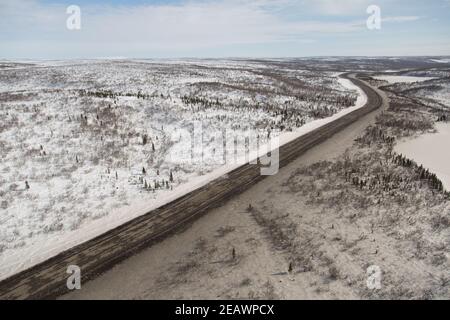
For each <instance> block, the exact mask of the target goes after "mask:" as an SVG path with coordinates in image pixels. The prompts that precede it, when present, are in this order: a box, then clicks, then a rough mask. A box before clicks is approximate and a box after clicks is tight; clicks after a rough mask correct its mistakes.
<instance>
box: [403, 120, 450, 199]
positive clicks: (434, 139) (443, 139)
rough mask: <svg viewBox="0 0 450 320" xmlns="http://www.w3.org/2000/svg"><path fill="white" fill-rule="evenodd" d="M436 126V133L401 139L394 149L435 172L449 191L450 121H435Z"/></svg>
mask: <svg viewBox="0 0 450 320" xmlns="http://www.w3.org/2000/svg"><path fill="white" fill-rule="evenodd" d="M436 128H437V133H430V134H424V135H421V136H419V137H416V138H414V139H407V140H403V141H401V142H400V143H398V144H397V146H396V147H395V151H396V152H397V153H400V154H403V155H406V156H407V157H408V158H410V159H413V160H414V161H416V162H417V163H419V164H422V165H423V166H424V167H425V168H427V169H429V170H430V171H431V172H433V173H435V174H436V175H437V176H438V178H439V179H440V180H441V181H442V183H443V184H444V187H445V189H446V190H447V191H450V148H449V142H450V123H442V122H441V123H437V124H436Z"/></svg>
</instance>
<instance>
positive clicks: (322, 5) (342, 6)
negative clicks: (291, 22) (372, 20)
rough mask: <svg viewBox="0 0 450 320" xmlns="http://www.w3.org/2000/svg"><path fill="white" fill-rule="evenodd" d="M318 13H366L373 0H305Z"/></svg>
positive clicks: (305, 3) (304, 2)
mask: <svg viewBox="0 0 450 320" xmlns="http://www.w3.org/2000/svg"><path fill="white" fill-rule="evenodd" d="M302 3H303V4H304V5H306V6H308V7H309V8H311V9H312V10H313V11H315V12H316V13H321V14H324V15H347V16H348V15H364V14H365V12H366V9H367V7H368V6H369V5H371V4H373V0H303V1H302Z"/></svg>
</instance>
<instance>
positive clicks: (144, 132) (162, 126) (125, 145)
mask: <svg viewBox="0 0 450 320" xmlns="http://www.w3.org/2000/svg"><path fill="white" fill-rule="evenodd" d="M365 101H366V97H365V95H364V94H363V93H362V91H360V90H359V89H357V88H355V86H353V85H352V84H351V82H350V81H348V80H343V79H338V76H337V75H336V74H331V73H327V72H318V71H308V70H301V69H299V70H294V69H292V66H290V67H289V68H286V69H284V70H279V68H273V66H270V65H265V64H262V63H260V62H259V63H252V62H247V61H207V62H203V61H197V60H196V61H171V62H170V63H162V62H161V61H120V60H119V61H107V60H104V61H57V62H46V63H43V64H39V63H37V64H36V65H27V66H23V65H21V66H20V67H17V68H8V69H6V70H5V69H3V70H2V71H1V72H0V116H1V123H0V148H1V150H2V153H1V154H0V160H1V162H0V174H1V175H0V196H1V201H0V278H5V277H7V276H9V275H11V274H14V273H16V272H18V271H20V270H23V269H25V268H27V267H30V266H32V265H34V264H36V263H39V262H41V261H43V260H45V259H48V258H49V257H51V256H54V255H56V254H57V253H59V252H61V251H63V250H66V249H68V248H70V247H73V246H74V245H76V244H79V243H81V242H83V241H86V240H88V239H91V238H93V237H95V236H96V235H99V234H101V233H103V232H105V231H107V230H109V229H111V228H114V227H116V226H118V225H121V224H123V223H124V222H126V221H129V220H131V219H133V218H135V217H137V216H139V215H142V214H145V213H146V212H148V211H150V210H152V209H154V208H156V207H158V206H161V205H162V204H164V203H167V202H170V201H172V200H173V199H175V198H177V197H179V196H181V195H183V194H185V193H187V192H189V191H190V190H192V189H193V188H197V187H200V186H202V185H204V184H205V183H207V182H208V181H211V180H212V179H215V178H217V177H220V176H221V175H223V174H225V173H226V172H227V171H228V170H231V169H232V168H234V167H236V166H237V165H239V162H238V163H235V162H233V161H230V160H229V159H230V158H231V156H230V155H232V154H233V152H234V154H236V151H235V149H233V148H232V150H229V146H228V144H227V148H224V146H223V143H224V140H225V139H222V137H223V136H222V135H221V133H224V132H225V133H226V134H231V138H232V139H233V138H234V139H235V140H234V141H238V140H239V138H240V137H245V136H248V135H253V136H254V137H257V142H258V143H259V145H260V146H264V145H265V144H266V143H267V142H268V141H269V140H270V139H274V138H276V137H280V143H285V142H287V141H289V140H292V139H294V138H296V137H298V136H299V135H301V134H304V133H306V132H308V131H310V130H312V129H314V128H317V127H318V126H320V125H323V124H325V123H327V122H329V121H332V120H333V119H335V118H337V117H340V116H342V115H344V114H346V113H348V112H350V111H352V110H354V109H356V108H358V107H361V106H362V105H364V103H365ZM196 123H200V124H201V128H202V134H201V138H200V140H199V142H200V145H201V146H202V147H203V148H202V150H201V152H195V150H194V152H193V150H192V141H191V140H190V139H189V137H190V135H192V134H195V131H194V127H195V124H196ZM194 138H195V137H194ZM226 141H227V142H228V141H229V140H226ZM240 143H241V142H239V143H238V148H241V149H242V146H241V145H240ZM253 147H254V145H253V144H251V145H250V146H249V147H247V146H245V147H244V148H243V149H245V153H246V154H247V155H248V156H249V157H250V158H251V157H252V156H255V151H256V150H254V149H253ZM194 149H195V148H194ZM241 151H242V150H241ZM264 151H266V150H265V148H264V147H261V148H260V152H264Z"/></svg>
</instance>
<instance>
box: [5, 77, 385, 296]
mask: <svg viewBox="0 0 450 320" xmlns="http://www.w3.org/2000/svg"><path fill="white" fill-rule="evenodd" d="M343 77H347V78H348V79H350V80H351V81H352V82H353V83H354V84H355V85H357V86H359V87H360V88H361V89H362V90H363V91H364V92H365V94H366V95H367V97H368V102H367V103H366V105H365V106H364V107H362V108H360V109H357V110H355V111H353V112H351V113H348V114H346V115H344V116H343V117H341V118H339V119H337V120H336V121H333V122H330V123H328V124H326V125H324V126H322V127H320V128H318V129H315V130H313V131H311V132H310V133H307V134H305V135H303V136H301V137H299V138H297V139H296V140H294V141H292V142H289V143H287V144H285V145H283V146H281V147H280V167H281V168H283V167H285V166H287V165H289V164H291V165H292V162H293V161H294V160H295V163H297V162H298V161H301V159H302V156H303V155H305V154H306V153H308V152H309V151H310V150H311V149H312V148H315V147H318V146H319V145H327V143H324V142H326V141H328V142H329V141H330V138H333V139H336V141H334V142H333V144H334V145H336V143H337V146H338V147H339V150H340V149H341V148H343V147H344V146H346V145H348V143H349V142H351V141H352V139H354V138H356V134H357V133H358V132H361V130H363V129H364V128H365V127H366V126H367V125H368V124H370V123H371V122H373V120H374V118H375V116H376V114H378V113H379V112H381V111H382V110H384V109H385V108H386V107H387V105H388V102H387V99H386V97H385V96H384V95H383V94H382V93H381V92H380V91H379V90H378V89H375V88H372V87H371V86H370V85H368V84H367V83H366V82H364V81H362V80H359V79H357V78H356V76H355V75H352V74H348V75H345V76H343ZM342 132H346V133H345V135H341V136H339V134H342ZM339 139H341V140H339ZM340 143H342V145H341V146H340V145H339V144H340ZM328 146H329V144H328ZM323 148H325V147H323ZM332 148H333V146H332ZM260 170H261V165H259V164H258V165H253V164H245V165H243V166H240V167H239V168H237V169H235V170H233V171H231V172H229V173H228V174H227V175H226V176H224V177H221V178H220V179H217V180H214V181H212V182H210V183H209V184H207V185H206V186H204V187H201V188H199V189H197V190H194V191H192V192H191V193H189V194H187V195H185V196H183V197H181V198H179V199H177V200H175V201H173V202H172V203H169V204H167V205H165V206H163V207H161V208H158V209H156V210H154V211H151V212H149V213H147V214H145V215H143V216H141V217H139V218H136V219H134V220H132V221H130V222H128V223H126V224H124V225H122V226H120V227H118V228H115V229H113V230H110V231H108V232H106V233H104V234H103V235H101V236H99V237H97V238H95V239H92V240H89V241H87V242H85V243H83V244H80V245H78V246H76V247H74V248H72V249H70V250H68V251H65V252H63V253H61V254H59V255H57V256H55V257H53V258H51V259H49V260H47V261H45V262H43V263H41V264H39V265H37V266H34V267H32V268H30V269H28V270H25V271H23V272H20V273H18V274H16V275H14V276H12V277H10V278H8V279H5V280H3V281H1V282H0V299H51V298H56V297H58V296H60V295H63V294H65V293H67V287H66V280H67V277H68V276H69V275H68V274H67V273H66V270H67V267H68V266H69V265H77V266H79V267H80V268H81V270H82V283H86V282H88V281H90V280H92V279H95V278H96V277H98V276H99V275H100V274H102V273H104V272H106V271H108V270H110V269H111V268H112V267H113V266H115V265H116V264H117V263H119V262H123V261H124V260H126V259H127V258H129V257H131V256H133V255H136V254H138V253H140V252H142V251H143V250H144V249H146V248H149V247H151V246H152V245H153V244H155V243H157V242H160V241H162V240H163V239H166V238H169V237H170V235H171V234H173V233H174V232H176V231H177V230H179V229H180V228H182V227H184V226H185V225H187V224H189V223H191V222H192V221H195V220H198V219H200V218H201V217H202V216H203V215H205V214H206V213H208V212H211V211H212V210H214V209H215V208H217V207H220V206H222V205H224V204H225V203H226V202H227V201H229V200H230V199H232V198H233V197H235V196H236V195H238V194H241V193H242V192H244V191H246V190H248V189H251V188H253V187H254V186H255V185H257V184H258V183H259V182H260V181H261V180H263V179H265V178H266V177H265V176H262V175H261V174H260ZM280 172H281V171H280ZM267 179H270V178H267ZM262 183H266V181H264V182H262ZM125 262H126V261H125Z"/></svg>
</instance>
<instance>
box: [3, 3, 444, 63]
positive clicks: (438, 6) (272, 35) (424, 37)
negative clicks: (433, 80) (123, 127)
mask: <svg viewBox="0 0 450 320" xmlns="http://www.w3.org/2000/svg"><path fill="white" fill-rule="evenodd" d="M372 4H375V5H378V6H379V7H380V8H381V17H382V24H381V30H369V29H368V28H367V27H366V20H367V18H368V17H369V14H367V12H366V10H367V7H368V6H369V5H372ZM69 5H78V6H79V7H80V9H81V29H80V30H69V29H67V27H66V20H67V18H68V17H69V14H67V13H66V9H67V7H68V6H69ZM449 18H450V0H428V1H423V0H190V1H183V0H156V1H144V0H129V1H125V0H112V1H106V0H91V1H88V0H71V1H66V0H60V1H56V0H41V1H39V0H0V58H6V59H26V58H29V59H63V58H103V57H128V58H175V57H301V56H336V55H359V56H363V55H364V56H365V55H367V56H380V55H386V56H390V55H450V19H449Z"/></svg>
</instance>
